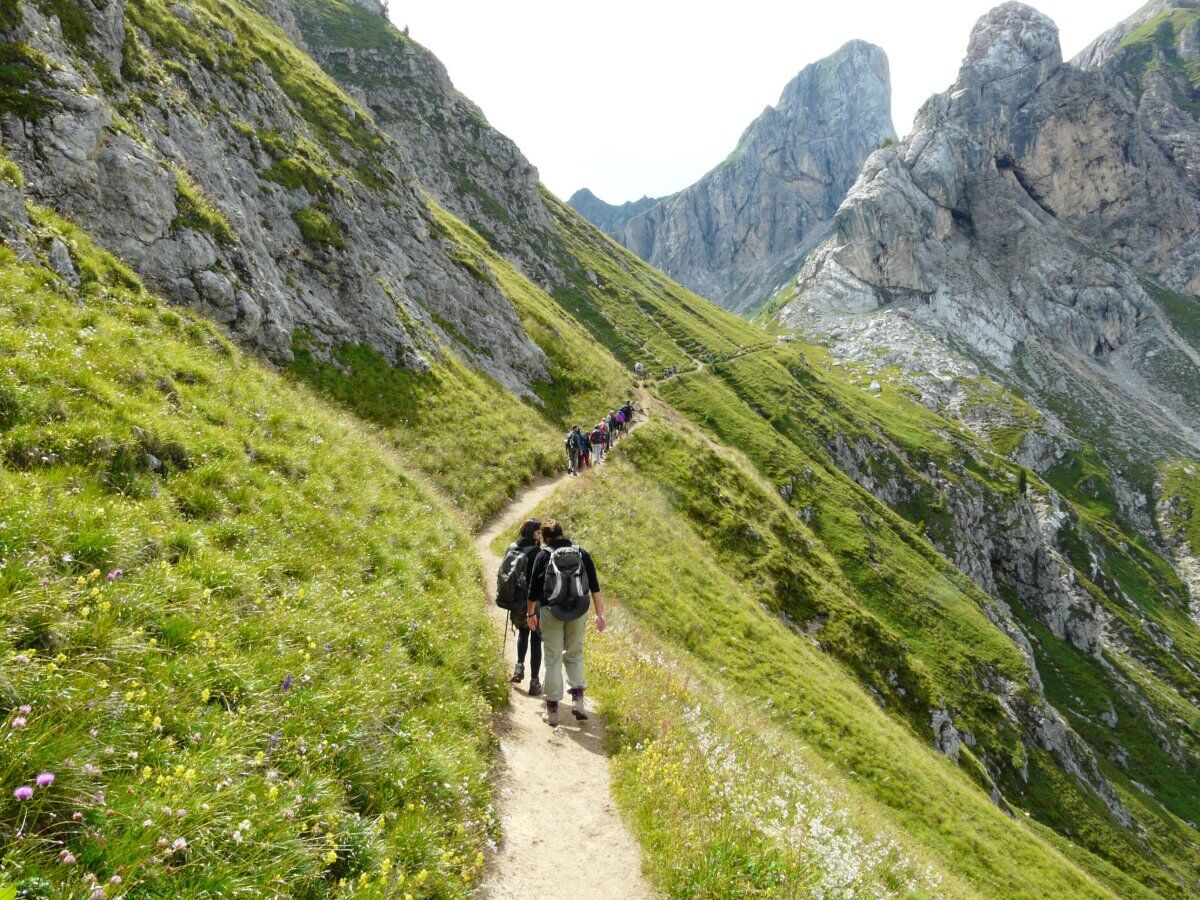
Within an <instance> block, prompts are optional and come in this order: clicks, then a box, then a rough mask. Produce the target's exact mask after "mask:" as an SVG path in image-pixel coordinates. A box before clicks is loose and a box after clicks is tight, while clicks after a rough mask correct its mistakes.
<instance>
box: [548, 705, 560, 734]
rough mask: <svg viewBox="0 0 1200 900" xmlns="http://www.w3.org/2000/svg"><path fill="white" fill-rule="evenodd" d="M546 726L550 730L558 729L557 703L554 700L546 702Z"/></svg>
mask: <svg viewBox="0 0 1200 900" xmlns="http://www.w3.org/2000/svg"><path fill="white" fill-rule="evenodd" d="M546 724H547V725H549V726H550V727H551V728H557V727H558V702H557V701H555V700H547V701H546Z"/></svg>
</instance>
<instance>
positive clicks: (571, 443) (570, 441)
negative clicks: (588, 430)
mask: <svg viewBox="0 0 1200 900" xmlns="http://www.w3.org/2000/svg"><path fill="white" fill-rule="evenodd" d="M563 446H565V447H566V448H567V471H568V472H570V473H571V474H572V475H578V474H579V463H580V451H581V450H582V449H583V435H582V434H580V433H579V426H578V425H572V426H571V430H570V431H568V432H567V439H566V440H565V441H563Z"/></svg>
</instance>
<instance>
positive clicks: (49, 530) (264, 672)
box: [0, 212, 504, 896]
mask: <svg viewBox="0 0 1200 900" xmlns="http://www.w3.org/2000/svg"><path fill="white" fill-rule="evenodd" d="M37 215H38V219H39V221H40V223H41V225H40V231H41V235H42V237H43V238H48V237H49V236H51V235H55V236H58V237H60V238H62V239H63V240H64V241H65V242H66V243H68V245H69V246H70V247H71V248H72V254H73V256H74V259H75V262H76V265H77V266H78V267H79V269H80V270H81V272H82V273H83V276H84V284H83V286H82V287H81V288H80V289H78V290H76V289H72V288H70V287H69V286H68V285H67V284H66V283H65V282H63V281H62V280H61V279H60V278H58V277H57V276H55V275H52V274H50V273H49V272H48V271H47V270H45V269H42V268H40V267H39V266H38V265H36V264H34V263H18V262H16V261H15V259H14V257H13V254H12V253H11V251H8V250H3V251H0V254H2V256H0V289H2V290H3V293H4V296H5V304H4V306H3V310H0V347H2V348H3V355H4V357H5V360H6V362H5V366H4V371H3V374H2V375H0V409H2V413H0V458H2V459H3V466H2V467H0V522H2V523H3V526H2V531H0V555H2V557H3V569H2V572H0V618H2V620H3V630H2V631H0V657H2V658H3V661H4V664H3V667H2V669H0V671H2V673H3V675H2V678H0V694H2V703H3V717H4V729H3V738H2V739H0V773H2V775H3V777H2V779H0V781H2V783H3V791H2V794H0V806H2V809H0V844H2V846H3V850H2V851H0V852H2V854H3V877H4V878H5V879H6V880H9V881H10V882H12V883H19V884H20V885H21V886H22V889H23V890H25V891H27V893H26V894H25V895H26V896H67V895H69V894H70V892H74V893H75V894H78V892H79V891H80V890H82V887H81V886H82V885H83V882H82V881H81V879H82V877H83V875H84V873H85V872H91V873H94V874H95V875H97V876H98V877H99V878H100V879H101V881H102V882H103V881H107V880H108V879H109V878H111V877H112V876H114V875H119V876H120V877H121V878H122V879H123V880H124V883H125V885H126V888H124V889H129V888H131V887H133V886H134V885H136V886H137V890H138V891H139V892H140V893H139V896H185V895H186V896H199V895H202V894H204V895H217V894H220V895H223V896H229V895H233V894H237V893H249V894H255V895H265V894H268V893H273V892H277V891H278V892H283V893H286V894H289V895H294V896H322V895H326V894H331V893H340V892H341V891H342V888H340V887H339V885H341V883H342V880H343V879H353V880H354V884H355V885H356V886H358V887H359V888H361V889H362V890H363V891H365V892H366V893H371V892H378V893H382V892H384V891H385V890H397V889H415V888H411V886H413V885H417V884H421V885H422V887H421V888H420V890H419V893H422V894H437V895H439V896H454V895H460V894H462V893H464V892H465V889H466V885H465V883H464V882H465V880H469V879H470V877H471V874H472V873H473V872H475V871H477V870H478V866H479V862H478V861H477V854H478V851H479V850H480V848H481V844H482V842H483V841H484V840H485V839H486V838H487V837H488V836H489V835H490V834H494V833H495V832H494V829H495V823H494V822H493V821H492V819H491V813H490V787H489V785H488V766H487V760H488V755H489V754H488V748H489V741H490V738H489V733H490V732H489V727H488V723H489V718H490V715H491V711H492V704H493V703H496V702H499V701H500V700H501V699H502V697H503V696H504V694H503V686H502V682H501V681H500V678H499V677H498V672H497V670H496V659H497V657H496V654H497V648H496V647H495V642H494V641H493V639H492V638H491V631H490V629H488V628H486V627H485V625H484V623H483V622H482V618H481V603H482V592H481V590H480V587H479V582H478V577H477V572H476V569H475V565H474V563H473V555H472V553H471V549H470V542H469V539H468V537H467V535H466V533H465V532H464V530H463V529H462V528H461V527H460V526H459V525H458V524H457V523H456V522H455V521H454V520H453V519H450V520H449V521H448V520H447V515H446V512H445V510H444V509H443V508H442V507H440V506H439V505H438V503H437V502H436V501H435V500H434V499H433V498H432V496H431V495H430V493H429V492H428V491H427V490H425V489H424V488H422V487H421V486H420V485H419V484H417V483H415V482H414V481H413V480H412V479H411V478H410V477H409V476H408V475H407V473H406V471H405V469H403V468H402V467H400V466H399V465H398V464H397V463H396V461H395V460H394V458H393V457H392V456H390V455H389V452H388V451H387V450H385V449H384V448H383V447H382V446H381V445H380V444H379V443H378V442H377V441H376V440H375V439H374V438H373V437H371V436H370V434H369V433H367V432H366V431H365V430H364V429H363V428H362V427H361V426H359V425H356V424H355V423H354V422H352V421H351V420H350V419H349V418H347V417H345V416H343V415H339V414H337V413H334V412H331V411H329V410H328V409H326V408H325V407H324V406H323V405H322V404H321V403H320V401H318V400H317V399H316V398H315V397H313V396H312V395H311V394H310V393H309V392H307V391H305V390H300V389H296V388H295V387H291V386H289V385H288V384H286V383H285V382H284V381H282V380H281V379H280V378H278V377H276V376H273V375H271V374H269V373H267V372H265V371H264V370H263V369H261V368H260V367H259V366H257V365H256V364H255V363H253V362H252V361H250V360H248V359H247V358H246V357H244V356H243V355H242V354H241V353H240V352H239V351H237V350H235V349H234V348H232V347H231V346H229V344H228V343H227V342H226V341H225V340H224V339H223V338H221V337H219V336H218V334H217V333H216V332H215V330H214V329H213V328H212V327H211V326H208V325H205V324H202V323H200V322H198V321H197V320H195V319H194V318H192V317H191V316H189V315H186V314H182V313H178V312H175V311H171V310H168V309H166V308H164V307H163V305H162V304H161V303H159V302H158V301H157V300H156V299H155V298H154V297H152V296H151V295H149V294H147V293H145V292H144V291H143V290H142V289H141V288H140V287H139V286H138V284H137V282H136V280H135V279H134V278H133V276H132V275H131V274H130V273H128V272H127V271H125V270H124V269H122V268H121V267H120V266H119V265H118V264H116V263H115V262H114V261H113V260H112V259H110V258H108V257H106V256H105V255H104V254H102V253H100V252H98V251H96V250H95V249H94V248H93V247H92V246H91V245H90V244H89V243H88V241H87V240H86V238H84V237H83V236H82V235H81V234H79V233H78V232H77V231H75V230H74V229H72V228H70V227H69V226H67V225H66V224H65V223H63V222H61V221H59V220H57V219H55V218H54V217H53V216H51V215H50V214H48V213H45V212H39V213H37ZM151 456H153V457H154V458H155V459H157V462H154V460H152V459H151ZM22 706H28V707H30V711H29V712H28V713H26V714H24V715H23V718H24V719H25V721H26V723H27V724H26V725H25V727H23V728H22V727H18V725H19V723H18V722H17V719H18V717H20V716H21V715H22V714H21V713H20V711H19V709H18V707H22ZM43 771H52V772H54V773H55V775H56V779H55V781H54V783H53V785H52V786H50V787H48V788H38V789H37V790H36V793H35V795H34V797H33V799H32V800H30V801H27V802H24V803H21V802H20V801H18V800H17V799H14V797H13V789H14V788H15V787H17V786H18V785H22V784H32V783H33V779H34V777H35V776H36V775H37V774H38V773H39V772H43ZM168 810H169V811H168ZM18 823H20V824H21V825H22V827H23V831H22V833H21V834H20V835H18V834H17V833H15V829H16V827H17V825H18ZM164 842H165V843H164ZM184 842H186V847H185V846H184ZM64 850H65V851H69V852H71V853H72V854H73V855H74V857H75V860H76V861H75V863H74V865H65V864H62V863H61V862H60V861H59V854H60V851H64ZM67 885H70V887H69V888H68V887H66V886H67ZM111 890H114V889H112V888H110V891H111ZM344 890H345V892H347V893H349V892H350V890H351V888H350V887H349V884H348V883H347V886H346V887H345V888H344Z"/></svg>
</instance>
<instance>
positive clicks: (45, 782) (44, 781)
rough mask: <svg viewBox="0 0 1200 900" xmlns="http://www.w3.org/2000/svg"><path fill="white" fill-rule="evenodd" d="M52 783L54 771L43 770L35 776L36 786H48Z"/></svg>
mask: <svg viewBox="0 0 1200 900" xmlns="http://www.w3.org/2000/svg"><path fill="white" fill-rule="evenodd" d="M52 784H54V773H53V772H43V773H42V774H41V775H39V776H38V777H37V786H38V787H50V785H52Z"/></svg>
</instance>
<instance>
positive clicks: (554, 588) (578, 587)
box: [542, 544, 592, 622]
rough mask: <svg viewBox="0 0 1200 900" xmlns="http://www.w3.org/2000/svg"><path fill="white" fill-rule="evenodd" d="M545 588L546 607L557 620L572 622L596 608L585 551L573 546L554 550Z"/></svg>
mask: <svg viewBox="0 0 1200 900" xmlns="http://www.w3.org/2000/svg"><path fill="white" fill-rule="evenodd" d="M542 588H543V593H542V606H545V607H547V608H548V609H549V610H550V612H551V613H552V614H553V615H554V618H556V619H559V620H561V621H563V622H570V621H572V620H573V619H578V618H579V617H580V616H582V615H583V614H584V613H586V612H587V611H588V609H589V608H590V607H591V605H592V591H591V584H590V583H589V581H588V576H587V569H586V568H584V565H583V551H582V550H580V549H579V548H578V547H576V546H575V545H573V544H572V545H571V546H569V547H556V548H555V549H554V550H551V551H550V561H549V562H548V563H547V564H546V577H545V580H544V581H543V582H542Z"/></svg>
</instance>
